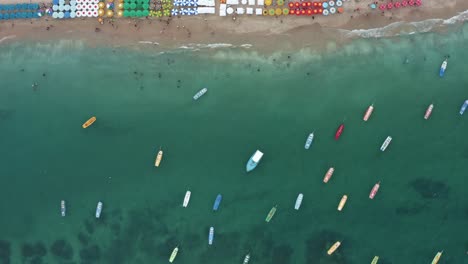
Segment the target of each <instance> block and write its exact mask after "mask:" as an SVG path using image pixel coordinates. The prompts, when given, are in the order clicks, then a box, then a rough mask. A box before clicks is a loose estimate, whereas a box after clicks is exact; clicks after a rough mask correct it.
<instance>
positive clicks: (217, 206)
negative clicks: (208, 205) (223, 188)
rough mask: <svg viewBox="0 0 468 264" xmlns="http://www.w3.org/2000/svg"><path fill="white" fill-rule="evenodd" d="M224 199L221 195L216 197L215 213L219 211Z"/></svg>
mask: <svg viewBox="0 0 468 264" xmlns="http://www.w3.org/2000/svg"><path fill="white" fill-rule="evenodd" d="M222 199H223V196H222V195H221V194H218V196H216V200H215V202H214V204H213V211H218V208H219V204H220V203H221V200H222Z"/></svg>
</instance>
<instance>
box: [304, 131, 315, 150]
mask: <svg viewBox="0 0 468 264" xmlns="http://www.w3.org/2000/svg"><path fill="white" fill-rule="evenodd" d="M313 140H314V132H312V133H310V134H309V136H308V137H307V140H306V143H305V145H304V148H305V149H309V148H310V145H311V144H312V141H313Z"/></svg>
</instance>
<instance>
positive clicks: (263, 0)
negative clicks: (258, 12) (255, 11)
mask: <svg viewBox="0 0 468 264" xmlns="http://www.w3.org/2000/svg"><path fill="white" fill-rule="evenodd" d="M257 5H259V6H264V5H265V0H258V1H257Z"/></svg>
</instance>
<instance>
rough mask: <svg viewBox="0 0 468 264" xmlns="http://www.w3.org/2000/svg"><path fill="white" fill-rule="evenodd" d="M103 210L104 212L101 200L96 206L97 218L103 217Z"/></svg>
mask: <svg viewBox="0 0 468 264" xmlns="http://www.w3.org/2000/svg"><path fill="white" fill-rule="evenodd" d="M101 212H102V202H101V201H99V202H98V203H97V207H96V218H99V217H101Z"/></svg>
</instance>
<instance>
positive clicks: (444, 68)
mask: <svg viewBox="0 0 468 264" xmlns="http://www.w3.org/2000/svg"><path fill="white" fill-rule="evenodd" d="M446 69H447V59H445V60H444V62H442V65H441V66H440V70H439V76H440V77H444V74H445V70H446Z"/></svg>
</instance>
